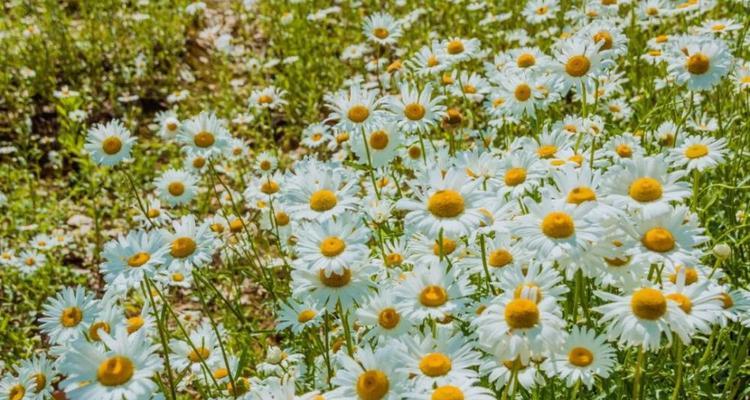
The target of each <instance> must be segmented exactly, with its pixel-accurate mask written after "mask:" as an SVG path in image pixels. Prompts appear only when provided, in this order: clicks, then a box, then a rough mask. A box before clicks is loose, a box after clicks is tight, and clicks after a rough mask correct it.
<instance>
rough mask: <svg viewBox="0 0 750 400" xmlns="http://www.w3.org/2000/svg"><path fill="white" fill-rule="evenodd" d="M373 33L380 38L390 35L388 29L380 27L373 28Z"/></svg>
mask: <svg viewBox="0 0 750 400" xmlns="http://www.w3.org/2000/svg"><path fill="white" fill-rule="evenodd" d="M372 34H373V35H375V37H376V38H378V39H385V38H387V37H388V29H385V28H383V27H378V28H375V29H373V30H372Z"/></svg>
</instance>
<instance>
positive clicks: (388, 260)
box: [385, 253, 404, 267]
mask: <svg viewBox="0 0 750 400" xmlns="http://www.w3.org/2000/svg"><path fill="white" fill-rule="evenodd" d="M403 262H404V256H402V255H401V254H399V253H390V254H388V255H387V256H385V265H387V266H389V267H394V266H398V265H401V263H403Z"/></svg>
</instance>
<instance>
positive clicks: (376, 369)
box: [326, 345, 407, 400]
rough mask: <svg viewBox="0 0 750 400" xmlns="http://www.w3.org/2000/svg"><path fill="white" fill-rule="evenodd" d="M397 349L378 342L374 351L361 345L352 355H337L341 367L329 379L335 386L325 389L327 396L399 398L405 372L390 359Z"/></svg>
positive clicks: (347, 399) (331, 398) (367, 399)
mask: <svg viewBox="0 0 750 400" xmlns="http://www.w3.org/2000/svg"><path fill="white" fill-rule="evenodd" d="M400 351H401V349H400V348H397V347H396V346H395V345H386V346H379V347H378V348H377V350H375V351H372V350H371V349H369V348H368V347H360V348H359V349H357V352H356V353H355V354H354V356H353V357H349V356H346V355H342V356H340V357H339V358H338V362H339V364H340V368H338V370H337V371H336V376H334V377H333V379H332V380H331V383H333V384H334V385H336V386H338V388H336V389H335V390H334V391H332V392H330V393H327V394H326V400H350V399H361V400H370V399H378V400H400V399H402V398H403V397H402V393H401V391H402V390H403V388H404V387H405V386H406V385H407V384H406V374H404V373H403V372H401V371H400V370H398V369H397V368H396V364H395V363H394V362H393V360H394V358H395V357H398V355H399V353H400Z"/></svg>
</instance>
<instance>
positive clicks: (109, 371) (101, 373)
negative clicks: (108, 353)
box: [96, 356, 134, 386]
mask: <svg viewBox="0 0 750 400" xmlns="http://www.w3.org/2000/svg"><path fill="white" fill-rule="evenodd" d="M133 372H134V365H133V362H132V361H130V359H129V358H127V357H123V356H114V357H110V358H108V359H106V360H104V361H103V362H102V363H101V364H99V368H98V369H97V371H96V380H98V381H99V383H101V384H102V385H104V386H120V385H122V384H124V383H126V382H128V381H129V380H130V378H132V377H133Z"/></svg>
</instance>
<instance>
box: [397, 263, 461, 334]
mask: <svg viewBox="0 0 750 400" xmlns="http://www.w3.org/2000/svg"><path fill="white" fill-rule="evenodd" d="M446 269H447V265H446V263H442V264H441V265H438V266H435V267H432V268H424V267H422V268H417V269H416V270H414V271H412V272H411V273H410V274H409V276H408V277H407V278H406V280H405V281H404V282H403V283H402V284H401V285H399V286H398V287H397V289H396V297H397V298H398V299H399V301H400V304H402V305H403V307H404V308H403V310H404V312H405V313H406V314H407V315H408V318H409V319H410V320H411V321H412V322H413V323H414V324H421V323H422V322H423V321H424V320H425V319H427V318H432V319H435V320H439V321H441V320H444V319H445V318H446V317H448V316H449V315H450V314H452V313H455V312H458V311H459V310H460V309H461V307H462V305H463V304H464V302H465V300H466V299H465V298H464V297H465V296H466V295H467V294H468V293H469V287H468V280H467V277H466V276H464V275H462V274H459V273H458V272H457V271H456V270H455V269H451V270H450V271H447V272H445V270H446Z"/></svg>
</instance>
